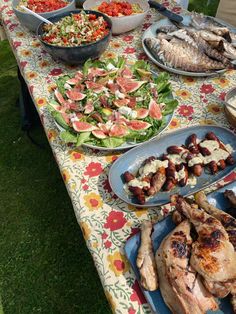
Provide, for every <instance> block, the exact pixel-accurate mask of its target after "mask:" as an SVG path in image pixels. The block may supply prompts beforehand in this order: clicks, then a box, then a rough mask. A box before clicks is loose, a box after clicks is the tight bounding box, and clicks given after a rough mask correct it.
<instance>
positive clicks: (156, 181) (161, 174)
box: [147, 167, 166, 196]
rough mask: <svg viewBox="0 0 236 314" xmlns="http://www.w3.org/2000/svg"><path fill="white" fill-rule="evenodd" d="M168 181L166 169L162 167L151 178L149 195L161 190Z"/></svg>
mask: <svg viewBox="0 0 236 314" xmlns="http://www.w3.org/2000/svg"><path fill="white" fill-rule="evenodd" d="M165 181H166V169H165V168H164V167H161V168H159V169H158V171H157V173H156V174H154V176H153V177H152V178H151V185H150V188H149V189H148V190H147V195H149V196H151V195H154V194H156V193H157V192H159V191H160V190H161V188H162V187H163V185H164V183H165Z"/></svg>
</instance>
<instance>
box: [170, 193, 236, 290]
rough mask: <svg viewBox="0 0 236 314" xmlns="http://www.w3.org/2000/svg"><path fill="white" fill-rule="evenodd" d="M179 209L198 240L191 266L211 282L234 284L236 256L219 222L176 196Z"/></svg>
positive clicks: (174, 198) (173, 198) (193, 249)
mask: <svg viewBox="0 0 236 314" xmlns="http://www.w3.org/2000/svg"><path fill="white" fill-rule="evenodd" d="M174 200H175V202H176V209H177V210H178V211H180V212H181V213H183V214H184V215H185V216H186V217H187V218H189V219H190V221H191V222H192V223H193V225H194V226H195V229H196V231H197V233H198V239H197V241H196V242H194V243H193V246H192V255H191V260H190V263H191V265H192V267H193V268H194V269H195V270H196V271H197V272H198V273H199V274H200V275H201V276H202V277H203V278H204V280H205V281H207V282H209V286H210V284H211V283H219V282H224V283H226V282H229V281H230V282H232V281H233V280H235V279H236V263H235V261H236V253H235V251H234V247H233V245H232V243H230V241H229V237H228V234H227V232H226V230H225V229H224V227H223V225H222V224H221V223H220V221H219V220H218V219H216V218H214V217H212V216H210V215H209V214H207V213H206V212H205V211H204V210H201V209H195V208H194V207H191V205H189V204H188V203H187V202H186V201H185V200H184V199H183V198H182V197H180V196H173V197H172V201H173V202H174Z"/></svg>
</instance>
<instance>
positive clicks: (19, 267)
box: [0, 41, 111, 314]
mask: <svg viewBox="0 0 236 314" xmlns="http://www.w3.org/2000/svg"><path fill="white" fill-rule="evenodd" d="M0 60H1V66H0V146H1V154H0V155H1V157H0V160H1V161H0V173H1V176H0V200H1V201H0V230H1V236H0V252H1V260H0V287H1V288H0V289H1V290H0V295H1V297H0V299H1V301H2V306H3V311H4V313H5V314H18V313H19V314H28V313H30V314H35V313H37V314H38V313H43V314H56V313H68V314H76V313H80V314H83V313H84V314H87V313H97V314H107V313H111V310H110V308H109V306H108V304H107V301H106V298H105V295H104V292H103V289H102V286H101V283H100V280H99V278H98V275H97V271H96V269H95V267H94V264H93V260H92V258H91V256H90V253H89V251H88V249H87V247H86V245H85V241H84V239H83V236H82V233H81V231H80V228H79V225H78V223H77V221H76V218H75V215H74V211H73V208H72V205H71V200H70V198H69V196H68V193H67V191H66V188H65V184H64V182H63V180H62V178H61V174H60V172H59V169H58V166H57V164H56V162H55V160H54V158H53V155H52V151H51V148H50V146H49V145H48V142H47V138H46V136H45V132H44V130H43V128H42V127H41V126H37V127H35V128H34V130H32V131H31V135H32V136H33V138H34V139H35V140H36V141H37V142H39V143H41V144H42V145H44V147H45V149H40V148H38V147H36V146H35V145H33V144H32V143H31V142H30V141H29V139H28V137H27V136H26V134H25V133H24V132H23V131H21V129H20V114H19V108H18V107H17V106H16V100H17V97H18V90H19V84H18V80H17V74H16V69H17V68H16V62H15V58H14V56H13V54H12V53H11V49H10V47H9V45H8V43H7V41H3V42H0ZM0 313H1V306H0Z"/></svg>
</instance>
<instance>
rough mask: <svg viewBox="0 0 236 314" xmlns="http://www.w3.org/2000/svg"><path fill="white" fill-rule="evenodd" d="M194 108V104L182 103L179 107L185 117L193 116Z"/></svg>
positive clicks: (180, 112) (179, 111)
mask: <svg viewBox="0 0 236 314" xmlns="http://www.w3.org/2000/svg"><path fill="white" fill-rule="evenodd" d="M193 112H194V110H193V107H192V106H187V105H182V106H180V107H179V109H178V113H179V114H181V115H182V116H184V117H188V116H191V115H192V114H193Z"/></svg>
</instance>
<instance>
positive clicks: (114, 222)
mask: <svg viewBox="0 0 236 314" xmlns="http://www.w3.org/2000/svg"><path fill="white" fill-rule="evenodd" d="M126 221H127V220H126V219H125V218H124V214H123V213H121V212H117V211H114V210H113V211H111V212H110V213H109V215H108V217H107V219H106V223H105V224H104V227H105V228H107V229H110V230H111V231H115V230H118V229H121V228H122V227H123V226H124V224H125V223H126Z"/></svg>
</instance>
